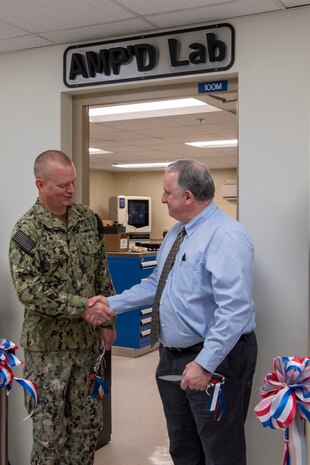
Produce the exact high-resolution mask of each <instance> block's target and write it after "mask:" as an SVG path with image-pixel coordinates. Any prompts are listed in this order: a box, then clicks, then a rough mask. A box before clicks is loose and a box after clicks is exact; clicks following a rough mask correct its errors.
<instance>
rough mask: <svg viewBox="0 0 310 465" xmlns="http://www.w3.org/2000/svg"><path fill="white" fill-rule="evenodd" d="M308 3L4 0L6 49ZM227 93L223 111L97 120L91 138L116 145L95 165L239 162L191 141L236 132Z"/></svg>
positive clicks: (1, 46) (0, 32)
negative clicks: (183, 160)
mask: <svg viewBox="0 0 310 465" xmlns="http://www.w3.org/2000/svg"><path fill="white" fill-rule="evenodd" d="M307 5H310V2H306V1H303V0H191V1H188V0H156V1H153V0H18V1H12V0H0V54H1V53H6V52H14V51H17V50H23V49H29V48H35V47H45V46H52V45H55V44H70V45H71V44H73V43H82V42H84V41H100V40H104V39H107V38H109V39H112V38H114V37H120V31H121V35H122V36H125V37H126V36H127V35H130V34H140V33H141V34H142V33H146V32H152V31H155V30H159V29H165V28H174V27H178V26H188V25H193V24H199V23H206V22H209V21H223V20H225V19H227V18H233V17H237V16H246V15H251V14H257V13H266V12H271V11H278V10H283V11H284V10H288V9H290V8H298V7H303V6H307ZM0 59H1V57H0ZM217 96H218V94H217ZM223 97H225V98H226V99H228V100H231V101H232V102H230V103H228V104H227V103H226V104H225V102H224V104H223V103H221V102H220V105H221V107H222V108H223V111H221V112H214V113H203V114H200V113H199V114H190V115H182V116H168V117H162V118H149V119H139V120H125V121H115V122H109V123H104V124H103V123H96V124H91V129H90V134H91V140H90V146H92V147H98V148H102V149H105V150H110V151H112V152H113V154H110V155H107V156H105V157H104V158H102V157H101V161H100V162H99V161H98V159H97V161H95V158H93V157H92V161H91V166H94V167H96V168H97V169H111V168H110V166H111V164H112V163H113V162H115V161H117V162H120V161H127V162H128V161H129V160H130V161H131V162H133V161H141V160H143V161H145V160H146V159H147V160H149V161H172V160H175V159H176V158H189V157H192V158H196V159H203V160H204V161H205V162H206V163H207V164H208V165H209V167H210V168H215V167H227V168H230V167H235V166H236V163H237V151H236V149H216V150H213V151H212V150H211V149H208V150H207V152H206V149H204V150H202V149H197V148H195V149H194V148H190V147H189V146H185V145H184V142H191V141H193V140H212V139H214V138H218V139H227V138H229V139H235V138H237V120H236V100H237V94H236V92H233V93H232V94H226V95H225V96H223ZM199 98H200V97H199ZM218 102H219V101H218ZM213 104H217V102H216V101H214V102H213ZM201 153H203V154H202V155H200V154H201Z"/></svg>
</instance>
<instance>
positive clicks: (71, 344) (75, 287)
mask: <svg viewBox="0 0 310 465" xmlns="http://www.w3.org/2000/svg"><path fill="white" fill-rule="evenodd" d="M100 226H102V224H100V222H98V219H97V218H96V215H95V214H94V212H92V211H91V210H90V209H89V208H88V207H86V206H83V205H80V204H77V203H73V204H72V205H71V206H70V207H68V222H67V226H66V225H64V224H63V223H62V222H61V221H60V220H59V219H58V218H56V217H55V216H54V215H52V214H51V213H50V212H49V211H48V210H46V209H45V208H44V207H43V206H42V205H41V204H40V203H39V201H37V202H36V203H35V204H34V205H33V207H32V208H31V209H30V210H29V211H28V212H27V213H26V214H25V215H24V216H23V217H22V218H21V219H20V220H19V221H18V222H17V224H16V226H15V227H14V229H13V232H12V237H11V241H10V251H9V257H10V266H11V274H12V278H13V282H14V285H15V288H16V291H17V294H18V297H19V299H20V301H21V302H22V304H23V305H24V307H25V314H24V322H23V328H22V335H21V341H20V344H21V346H22V347H23V348H24V350H25V369H24V375H25V377H26V378H28V379H31V380H33V381H34V382H35V383H36V384H37V387H38V398H39V400H38V404H37V406H36V408H35V412H34V414H33V416H32V419H33V437H34V440H33V441H34V442H33V449H32V454H31V464H32V465H91V464H93V460H94V453H95V447H96V443H97V439H98V434H99V431H100V427H101V425H102V402H100V401H99V400H98V399H95V400H93V399H91V397H90V395H87V393H86V387H87V379H88V375H89V374H90V372H91V371H92V369H93V366H94V361H95V359H96V356H97V355H98V349H99V327H98V326H95V327H94V326H91V325H90V324H89V323H87V322H86V321H85V320H84V319H83V318H82V315H83V314H84V311H85V305H86V302H87V299H88V298H89V297H92V296H94V295H97V294H101V295H111V294H114V289H113V285H112V281H111V279H110V276H109V273H108V270H107V264H106V256H105V251H104V243H103V237H102V231H100ZM114 323H115V322H114V321H108V322H107V323H105V325H107V326H109V325H111V324H112V325H114ZM26 407H27V409H28V411H30V410H31V408H32V406H31V399H30V396H29V395H28V394H26Z"/></svg>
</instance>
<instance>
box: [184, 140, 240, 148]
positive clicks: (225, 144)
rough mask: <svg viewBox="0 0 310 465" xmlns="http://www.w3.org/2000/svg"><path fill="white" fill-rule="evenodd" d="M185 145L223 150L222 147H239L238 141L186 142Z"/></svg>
mask: <svg viewBox="0 0 310 465" xmlns="http://www.w3.org/2000/svg"><path fill="white" fill-rule="evenodd" d="M185 145H192V146H193V147H200V148H203V149H207V148H221V147H237V145H238V139H230V140H207V141H202V142H185Z"/></svg>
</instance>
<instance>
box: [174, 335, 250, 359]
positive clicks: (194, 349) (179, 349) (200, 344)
mask: <svg viewBox="0 0 310 465" xmlns="http://www.w3.org/2000/svg"><path fill="white" fill-rule="evenodd" d="M253 334H254V331H251V332H250V333H246V334H242V335H241V336H240V339H239V340H238V341H237V344H238V342H241V341H245V342H246V341H247V340H248V339H249V338H250V337H252V335H253ZM202 348H203V342H198V344H194V345H193V346H189V347H165V349H167V350H169V352H175V353H178V354H185V353H188V352H200V351H201V349H202Z"/></svg>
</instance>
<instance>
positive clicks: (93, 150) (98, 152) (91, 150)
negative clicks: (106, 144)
mask: <svg viewBox="0 0 310 465" xmlns="http://www.w3.org/2000/svg"><path fill="white" fill-rule="evenodd" d="M88 151H89V155H104V154H105V153H113V152H109V151H108V150H101V149H96V148H93V147H90V148H89V149H88Z"/></svg>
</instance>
